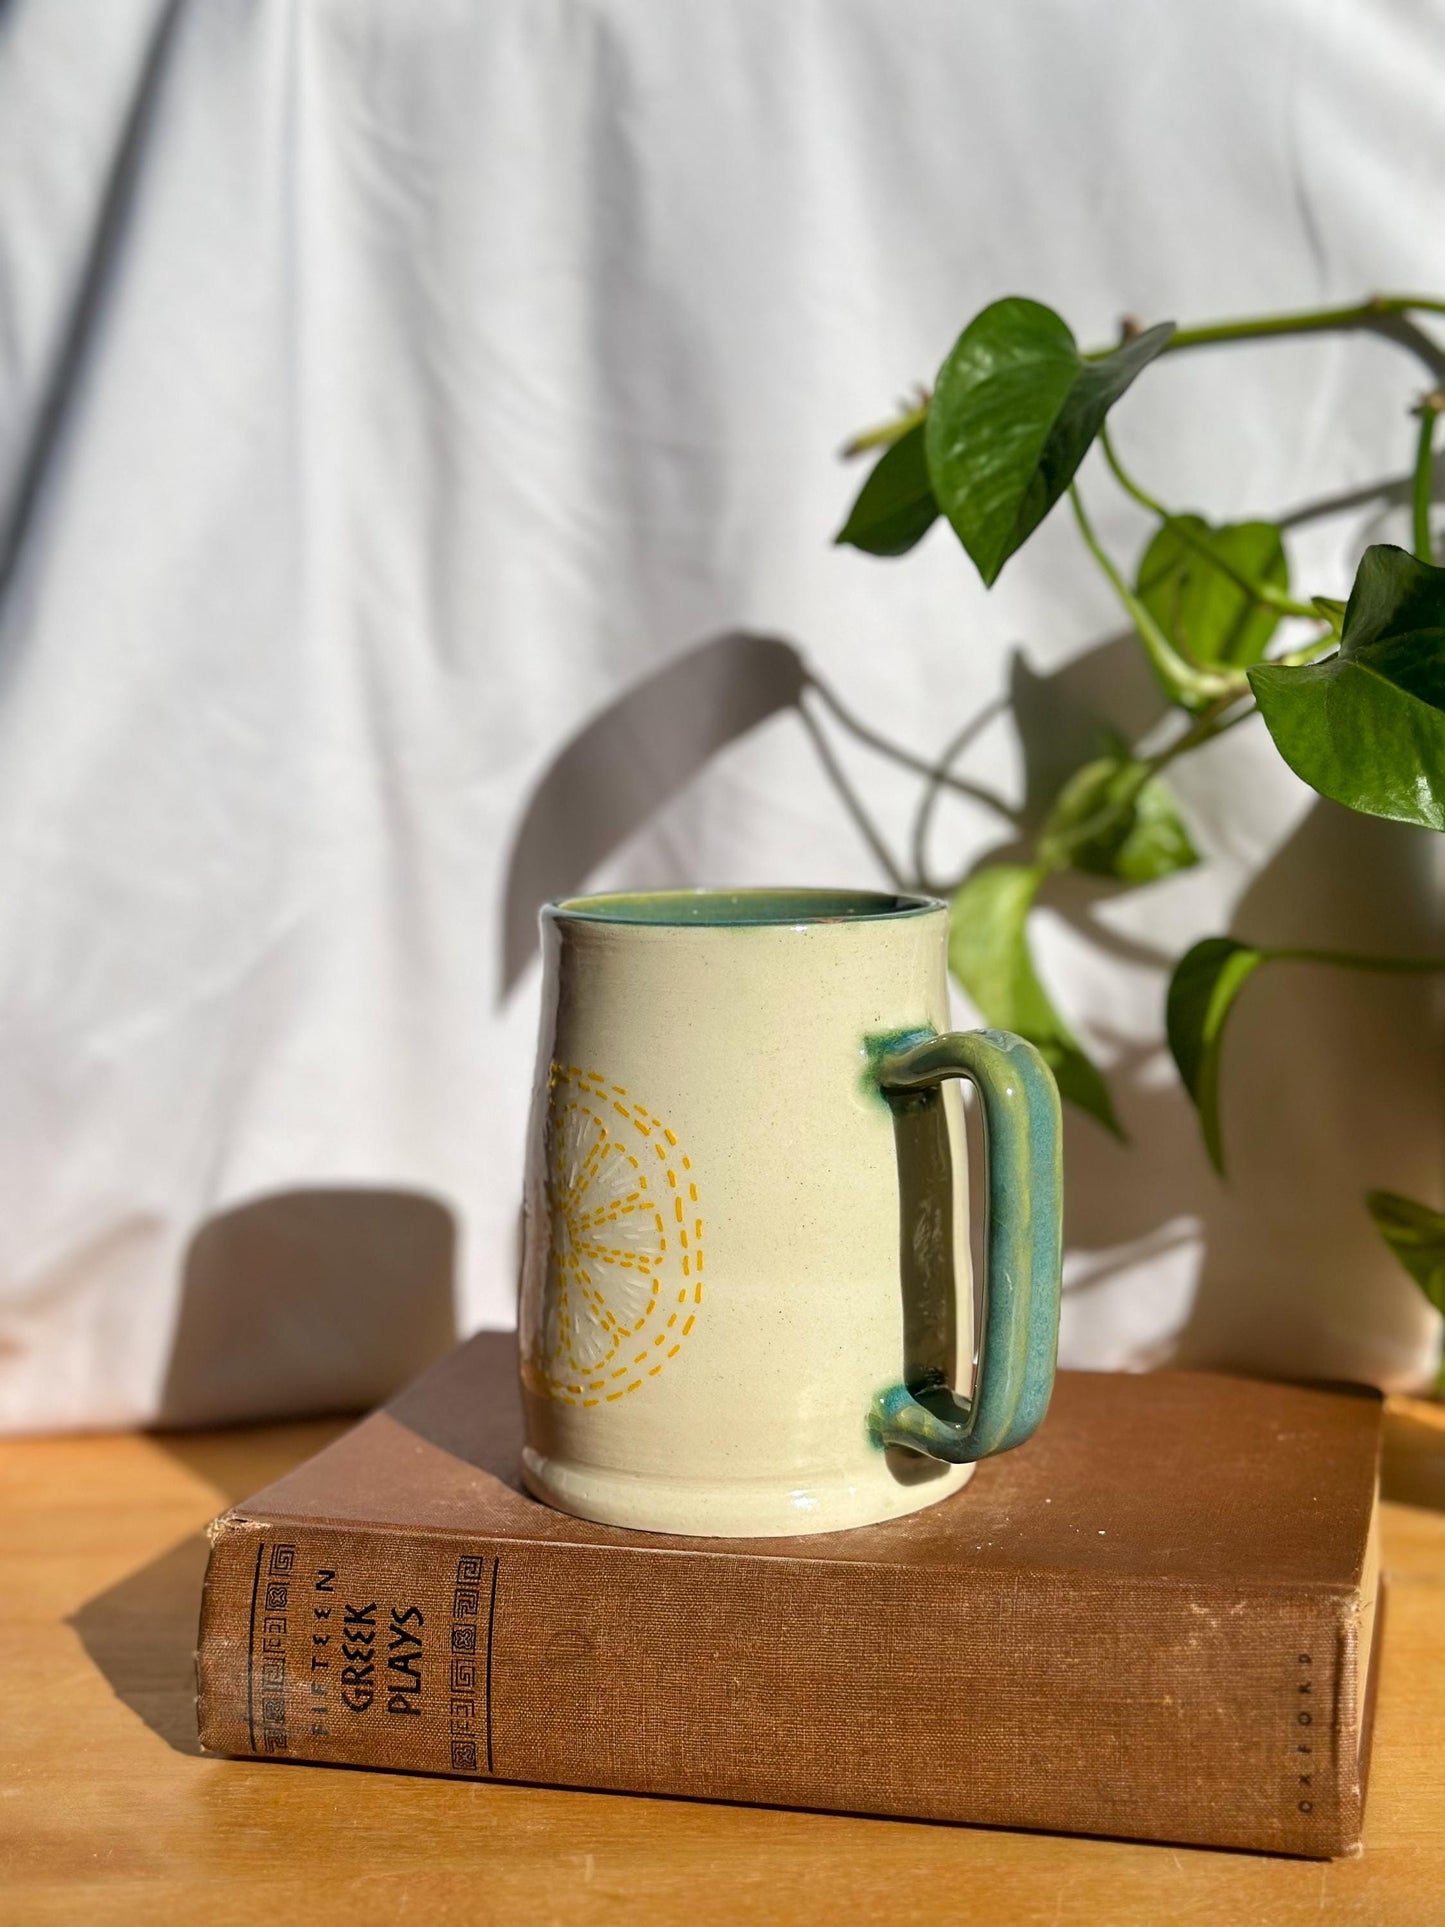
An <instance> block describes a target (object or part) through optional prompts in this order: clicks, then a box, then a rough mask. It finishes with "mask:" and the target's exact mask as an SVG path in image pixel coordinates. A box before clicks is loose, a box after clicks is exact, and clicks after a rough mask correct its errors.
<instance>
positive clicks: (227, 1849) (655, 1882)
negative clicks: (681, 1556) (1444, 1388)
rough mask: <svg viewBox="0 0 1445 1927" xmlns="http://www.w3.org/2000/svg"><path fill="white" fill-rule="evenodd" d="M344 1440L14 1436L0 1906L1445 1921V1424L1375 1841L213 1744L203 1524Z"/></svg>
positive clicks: (1412, 1450) (423, 1914) (1381, 1730)
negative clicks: (964, 1819) (532, 1783)
mask: <svg viewBox="0 0 1445 1927" xmlns="http://www.w3.org/2000/svg"><path fill="white" fill-rule="evenodd" d="M337 1429H338V1428H337V1427H336V1426H334V1425H326V1424H309V1425H297V1426H287V1427H270V1428H267V1429H264V1430H255V1431H237V1432H225V1433H214V1434H210V1435H194V1436H176V1437H170V1438H160V1437H134V1436H126V1437H119V1438H90V1439H66V1440H55V1441H44V1442H29V1443H12V1444H6V1445H3V1446H0V1571H3V1575H4V1577H3V1584H0V1597H3V1602H4V1606H3V1618H0V1626H3V1635H0V1919H3V1920H4V1921H6V1922H17V1923H23V1927H32V1923H39V1922H46V1921H83V1922H86V1923H94V1922H105V1921H112V1920H124V1921H130V1920H143V1921H146V1922H147V1923H155V1927H164V1923H168V1922H171V1921H185V1922H195V1923H205V1924H206V1927H209V1923H212V1922H228V1921H263V1922H271V1921H281V1920H285V1921H288V1922H315V1921H331V1920H335V1921H343V1920H344V1921H346V1922H348V1923H357V1924H358V1927H359V1924H360V1923H366V1922H371V1921H378V1922H380V1921H387V1922H390V1921H397V1920H405V1921H413V1920H415V1921H424V1922H433V1921H435V1922H442V1923H445V1922H451V1921H456V1922H467V1923H469V1927H470V1924H471V1923H476V1922H492V1921H499V1922H507V1923H511V1922H523V1923H530V1922H534V1921H535V1922H548V1921H559V1922H574V1921H597V1920H609V1921H611V1920H616V1921H628V1922H634V1921H636V1922H644V1923H645V1922H649V1921H680V1922H684V1923H686V1924H687V1927H708V1924H709V1923H713V1922H717V1923H723V1922H728V1923H730V1922H733V1921H737V1920H740V1919H765V1920H791V1919H796V1920H807V1921H809V1922H819V1921H827V1920H830V1919H837V1920H840V1921H849V1922H867V1921H870V1920H884V1919H893V1920H897V1919H900V1918H901V1919H905V1920H910V1921H911V1920H920V1921H921V1920H930V1921H932V1920H938V1921H940V1922H942V1921H948V1920H962V1919H967V1920H969V1921H982V1920H985V1919H987V1920H991V1921H994V1922H996V1923H998V1924H999V1927H1032V1924H1033V1923H1038V1927H1065V1923H1069V1922H1080V1923H1088V1927H1115V1923H1130V1922H1140V1923H1149V1924H1150V1927H1157V1924H1158V1923H1167V1924H1168V1927H1193V1924H1194V1923H1200V1924H1201V1927H1202V1924H1204V1923H1207V1924H1208V1927H1219V1924H1220V1923H1222V1922H1223V1923H1228V1922H1241V1923H1246V1922H1247V1923H1249V1924H1250V1927H1286V1923H1292V1922H1296V1921H1299V1922H1305V1921H1308V1922H1310V1923H1312V1924H1313V1923H1319V1922H1321V1921H1348V1922H1352V1923H1353V1922H1358V1923H1369V1924H1370V1927H1377V1924H1379V1927H1384V1924H1385V1923H1388V1924H1389V1927H1415V1924H1416V1923H1419V1927H1426V1923H1432V1924H1433V1923H1438V1922H1445V1430H1442V1429H1439V1427H1438V1426H1437V1427H1434V1428H1432V1427H1431V1426H1430V1425H1428V1424H1427V1423H1425V1422H1424V1421H1423V1420H1422V1419H1421V1418H1419V1417H1418V1416H1412V1415H1410V1414H1409V1413H1408V1412H1405V1411H1394V1412H1392V1414H1391V1419H1390V1443H1389V1455H1388V1463H1387V1482H1386V1491H1387V1495H1388V1503H1387V1505H1386V1508H1385V1521H1386V1523H1385V1539H1384V1547H1385V1567H1386V1570H1387V1572H1388V1574H1389V1579H1390V1585H1391V1592H1390V1601H1389V1622H1388V1628H1387V1636H1386V1640H1385V1648H1384V1662H1383V1672H1382V1675H1381V1687H1380V1700H1379V1708H1378V1724H1377V1734H1376V1745H1375V1761H1374V1770H1373V1776H1372V1782H1371V1787H1370V1798H1369V1810H1368V1816H1367V1822H1366V1842H1367V1845H1366V1850H1365V1853H1364V1854H1363V1856H1362V1857H1360V1858H1357V1859H1355V1860H1349V1861H1341V1862H1337V1863H1334V1864H1328V1865H1326V1864H1320V1863H1317V1862H1308V1861H1289V1860H1273V1859H1268V1858H1265V1857H1262V1856H1257V1855H1249V1854H1233V1853H1205V1852H1199V1851H1194V1850H1190V1849H1187V1848H1170V1847H1152V1846H1131V1845H1125V1844H1122V1843H1119V1842H1116V1841H1107V1840H1071V1839H1064V1838H1057V1837H1054V1836H1050V1835H1044V1834H1034V1835H1031V1834H1010V1833H991V1832H986V1831H982V1830H979V1829H972V1828H963V1827H947V1826H927V1825H912V1824H907V1823H903V1822H899V1821H889V1820H857V1819H846V1818H840V1817H836V1816H830V1815H825V1814H810V1813H782V1812H774V1811H766V1810H760V1809H753V1808H743V1807H721V1806H707V1805H703V1804H700V1803H693V1802H689V1801H684V1800H636V1799H626V1798H623V1797H620V1796H618V1795H610V1794H587V1793H560V1792H554V1791H547V1790H538V1789H532V1788H526V1787H511V1786H497V1785H490V1786H488V1785H476V1784H469V1783H465V1782H462V1781H454V1780H427V1779H420V1778H407V1777H405V1776H401V1775H392V1774H380V1773H357V1772H345V1771H339V1770H335V1769H328V1768H324V1767H304V1766H282V1765H266V1764H261V1763H242V1762H239V1761H229V1760H212V1759H203V1758H201V1757H200V1756H199V1755H198V1753H197V1750H196V1742H195V1735H194V1726H193V1703H192V1702H193V1688H192V1680H191V1655H192V1648H193V1645H194V1635H195V1616H196V1603H197V1599H198V1596H199V1592H200V1584H201V1575H202V1571H203V1569H204V1565H205V1554H206V1542H205V1538H204V1534H203V1528H204V1526H205V1524H206V1522H207V1521H208V1520H209V1519H210V1518H211V1516H212V1515H213V1514H214V1513H216V1512H217V1511H219V1510H221V1509H222V1508H223V1507H224V1506H225V1505H226V1504H228V1503H230V1502H232V1501H234V1500H235V1499H238V1498H240V1497H242V1496H244V1495H245V1494H246V1493H247V1492H249V1491H252V1490H254V1489H255V1487H257V1486H258V1485H260V1484H262V1483H264V1482H265V1481H266V1480H267V1479H270V1478H272V1477H274V1476H275V1475H276V1474H277V1473H279V1472H280V1471H282V1470H283V1469H284V1468H285V1467H286V1466H288V1465H290V1464H292V1463H293V1462H294V1461H295V1460H296V1459H298V1458H300V1457H301V1456H303V1455H304V1454H305V1453H307V1452H310V1451H312V1450H314V1449H315V1448H316V1447H317V1446H318V1445H319V1444H321V1443H322V1442H324V1440H325V1439H327V1438H328V1437H330V1436H332V1435H333V1434H334V1432H335V1431H336V1430H337Z"/></svg>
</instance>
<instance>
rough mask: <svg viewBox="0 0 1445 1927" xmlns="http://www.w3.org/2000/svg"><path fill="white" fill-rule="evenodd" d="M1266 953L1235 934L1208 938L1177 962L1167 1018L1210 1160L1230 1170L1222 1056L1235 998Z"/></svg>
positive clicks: (1172, 1046) (1220, 1169) (1221, 1170)
mask: <svg viewBox="0 0 1445 1927" xmlns="http://www.w3.org/2000/svg"><path fill="white" fill-rule="evenodd" d="M1264 961H1265V953H1264V952H1263V951H1262V950H1256V949H1255V948H1254V947H1253V946H1252V945H1251V944H1246V943H1236V942H1235V940H1234V938H1233V937H1206V938H1205V939H1204V941H1203V942H1202V943H1197V944H1195V945H1194V947H1193V949H1192V950H1187V951H1185V953H1184V955H1183V956H1182V957H1181V958H1180V959H1179V962H1178V963H1177V964H1176V965H1175V967H1174V975H1173V977H1172V978H1171V979H1170V983H1169V999H1168V1004H1167V1007H1166V1015H1165V1023H1166V1029H1167V1031H1168V1036H1169V1048H1170V1050H1171V1051H1172V1053H1173V1055H1174V1062H1175V1063H1176V1064H1177V1065H1178V1066H1179V1075H1180V1077H1181V1079H1182V1080H1183V1083H1184V1088H1185V1090H1186V1091H1188V1093H1189V1095H1190V1096H1191V1097H1192V1098H1193V1099H1194V1102H1195V1105H1196V1106H1197V1107H1198V1111H1199V1122H1200V1126H1201V1128H1202V1130H1203V1132H1204V1143H1205V1147H1206V1148H1207V1150H1208V1152H1209V1157H1210V1162H1211V1163H1212V1164H1213V1166H1214V1168H1215V1170H1216V1171H1218V1172H1219V1173H1220V1175H1221V1176H1223V1174H1224V1146H1223V1143H1222V1142H1221V1139H1220V1127H1219V1058H1220V1051H1221V1048H1222V1046H1223V1043H1224V1027H1225V1024H1226V1022H1227V1021H1228V1018H1229V1013H1230V1011H1231V1010H1233V1008H1234V1002H1235V999H1236V998H1237V997H1238V995H1239V993H1240V991H1241V990H1242V989H1243V988H1244V986H1245V984H1246V983H1247V982H1248V980H1249V978H1250V977H1252V976H1253V974H1254V972H1255V971H1256V970H1257V969H1258V968H1259V966H1260V965H1261V964H1262V963H1263V962H1264Z"/></svg>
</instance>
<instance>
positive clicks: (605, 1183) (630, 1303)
mask: <svg viewBox="0 0 1445 1927" xmlns="http://www.w3.org/2000/svg"><path fill="white" fill-rule="evenodd" d="M545 1132H546V1137H545V1146H544V1149H545V1158H546V1226H545V1233H544V1235H545V1237H546V1244H547V1250H546V1270H545V1273H544V1277H543V1281H542V1304H541V1318H540V1321H539V1325H538V1329H537V1332H536V1336H535V1339H534V1356H533V1357H532V1359H531V1360H530V1361H529V1363H530V1365H531V1371H530V1373H529V1376H530V1377H531V1378H532V1380H533V1382H534V1383H535V1384H536V1385H537V1386H538V1389H540V1390H544V1391H546V1392H547V1393H548V1394H550V1396H551V1397H553V1398H555V1399H560V1400H561V1401H562V1403H563V1404H564V1405H582V1406H593V1405H604V1404H616V1403H617V1402H618V1401H619V1400H620V1399H623V1398H625V1397H626V1396H627V1395H628V1393H629V1392H637V1391H640V1390H641V1389H642V1387H643V1386H644V1385H645V1384H646V1383H647V1381H648V1380H649V1379H652V1378H656V1377H657V1376H658V1375H659V1373H660V1372H661V1371H662V1369H663V1367H664V1366H665V1365H666V1363H667V1361H668V1360H669V1359H671V1358H675V1357H676V1356H677V1354H678V1352H679V1350H680V1349H681V1347H682V1343H683V1340H684V1339H685V1338H687V1337H688V1335H689V1334H690V1333H691V1331H692V1328H693V1326H694V1324H695V1323H696V1321H697V1307H698V1306H699V1305H701V1303H702V1287H703V1248H702V1214H701V1210H700V1208H699V1205H698V1195H697V1179H696V1176H695V1174H694V1172H693V1169H692V1161H691V1159H690V1158H688V1157H686V1156H685V1155H684V1154H683V1153H682V1151H681V1150H680V1149H679V1147H678V1142H677V1139H676V1137H675V1136H674V1135H673V1133H672V1132H671V1131H670V1130H669V1129H668V1128H667V1126H666V1125H665V1124H663V1122H662V1121H661V1119H660V1118H656V1117H654V1116H653V1115H652V1113H651V1111H649V1110H648V1108H647V1106H646V1105H645V1104H639V1103H637V1102H635V1100H634V1099H633V1098H632V1097H630V1095H629V1094H628V1092H627V1091H626V1090H625V1089H624V1088H623V1086H622V1085H620V1084H612V1083H609V1082H608V1081H607V1079H606V1078H604V1077H603V1076H602V1075H601V1073H600V1072H598V1071H589V1070H583V1069H581V1068H579V1067H578V1066H577V1065H575V1064H553V1065H552V1067H551V1071H550V1077H549V1101H548V1106H547V1122H546V1126H545Z"/></svg>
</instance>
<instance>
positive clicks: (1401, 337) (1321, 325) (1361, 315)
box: [1163, 294, 1445, 381]
mask: <svg viewBox="0 0 1445 1927" xmlns="http://www.w3.org/2000/svg"><path fill="white" fill-rule="evenodd" d="M1417 312H1418V313H1423V314H1445V301H1442V300H1440V299H1438V298H1437V297H1436V296H1434V295H1422V294H1376V295H1371V296H1370V298H1369V299H1368V300H1367V301H1359V302H1355V303H1352V304H1351V305H1350V306H1348V307H1342V308H1306V309H1301V310H1299V311H1297V312H1296V313H1294V314H1275V315H1259V316H1254V317H1250V318H1247V319H1244V320H1240V321H1215V322H1211V323H1209V324H1208V325H1207V326H1205V327H1202V328H1176V329H1175V331H1174V333H1173V335H1171V336H1170V338H1169V340H1168V342H1166V344H1165V346H1164V350H1163V352H1164V353H1165V354H1166V355H1169V354H1177V353H1178V352H1180V351H1181V350H1182V349H1186V348H1212V347H1214V346H1216V345H1220V344H1223V343H1227V342H1236V341H1264V340H1269V339H1271V338H1273V337H1278V336H1280V335H1316V334H1375V335H1380V336H1382V337H1383V338H1384V339H1385V340H1386V341H1393V342H1395V343H1396V344H1397V345H1398V346H1400V347H1402V348H1408V349H1409V350H1410V352H1411V353H1412V354H1413V355H1416V356H1417V357H1418V358H1419V359H1420V360H1421V361H1422V362H1424V364H1425V366H1426V367H1427V368H1428V369H1429V370H1430V372H1431V374H1432V376H1433V377H1434V379H1435V380H1436V381H1440V380H1445V349H1442V348H1441V347H1440V346H1439V344H1438V343H1437V342H1435V341H1434V340H1432V339H1431V337H1430V336H1429V335H1427V334H1426V333H1425V331H1424V329H1423V328H1419V327H1417V326H1416V325H1415V323H1414V322H1413V321H1412V320H1411V319H1410V316H1411V314H1412V313H1417Z"/></svg>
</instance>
